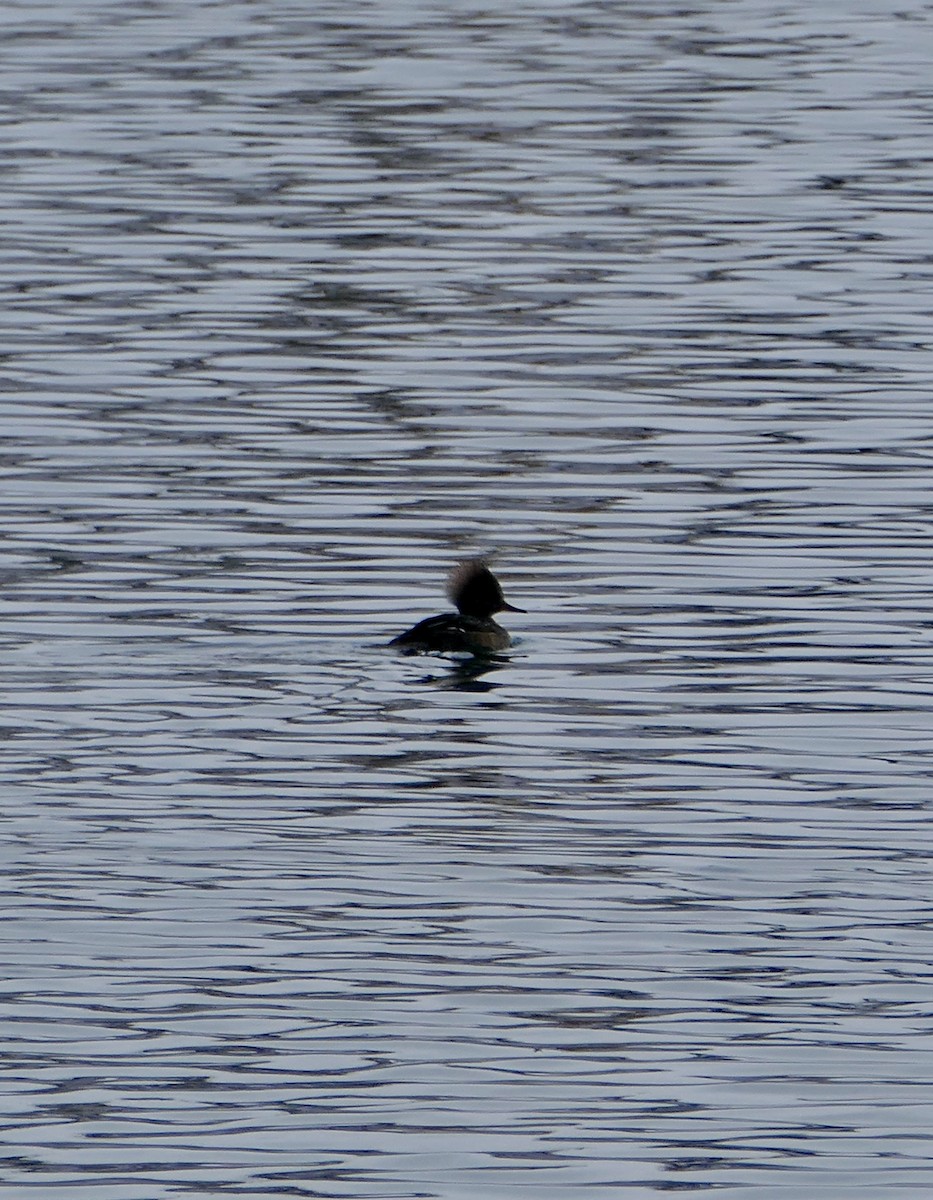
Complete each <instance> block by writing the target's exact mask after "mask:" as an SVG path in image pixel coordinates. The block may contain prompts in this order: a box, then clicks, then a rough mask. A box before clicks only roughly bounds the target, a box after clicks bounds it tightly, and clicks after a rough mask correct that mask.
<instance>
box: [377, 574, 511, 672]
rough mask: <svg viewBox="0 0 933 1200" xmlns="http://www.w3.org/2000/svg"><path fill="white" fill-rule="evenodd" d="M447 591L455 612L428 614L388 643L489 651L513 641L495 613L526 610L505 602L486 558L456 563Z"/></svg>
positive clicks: (420, 649)
mask: <svg viewBox="0 0 933 1200" xmlns="http://www.w3.org/2000/svg"><path fill="white" fill-rule="evenodd" d="M447 595H448V596H449V597H450V599H451V600H452V601H453V602H454V604H455V605H456V606H457V611H456V612H455V613H441V614H440V616H437V617H427V618H426V619H425V620H423V621H419V622H418V624H417V625H415V626H414V628H412V629H409V630H407V631H406V632H405V633H400V634H399V635H398V637H396V638H393V639H392V641H391V642H389V645H390V646H398V647H399V648H400V649H401V650H404V651H405V652H406V653H408V654H419V653H424V652H426V651H432V650H434V651H441V652H442V653H443V652H447V653H450V652H452V651H458V650H460V651H466V652H467V653H469V654H486V653H489V651H491V650H505V649H506V647H507V646H509V645H510V643H511V638H510V637H509V635H508V632H507V631H506V630H505V629H503V628H502V626H501V625H497V624H496V622H495V621H494V620H493V619H492V614H493V613H497V612H504V611H508V612H524V611H525V610H524V609H523V608H516V607H515V605H514V604H508V603H507V602H506V599H505V597H504V596H503V595H502V588H501V587H500V586H499V580H498V579H496V577H495V575H493V573H492V571H490V569H489V567H488V566H487V565H486V563H485V562H484V561H483V559H481V558H472V559H470V560H469V561H468V562H462V563H460V564H459V565H458V566H456V567H454V569H453V570H452V571H451V573H450V577H449V578H448V580H447Z"/></svg>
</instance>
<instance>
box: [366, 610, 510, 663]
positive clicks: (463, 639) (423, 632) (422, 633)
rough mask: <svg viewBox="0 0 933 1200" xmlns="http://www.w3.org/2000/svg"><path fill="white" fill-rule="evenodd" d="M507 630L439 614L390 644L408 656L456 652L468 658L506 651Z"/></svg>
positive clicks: (474, 619)
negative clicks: (425, 652)
mask: <svg viewBox="0 0 933 1200" xmlns="http://www.w3.org/2000/svg"><path fill="white" fill-rule="evenodd" d="M510 642H511V639H510V638H509V635H508V633H507V632H506V630H504V629H503V628H502V626H501V625H497V624H496V622H495V621H493V620H490V619H489V618H486V619H483V618H481V617H470V616H466V615H465V614H463V613H441V614H440V616H437V617H426V618H425V619H424V620H423V621H419V622H418V624H417V625H415V626H413V627H412V628H411V629H408V630H406V631H405V633H400V634H399V635H398V637H396V638H393V639H392V641H391V642H389V645H390V646H398V647H400V648H401V649H403V650H407V651H408V652H409V653H412V654H415V653H417V652H418V651H424V650H429V651H430V650H436V651H440V652H441V653H445V652H446V653H451V652H454V651H457V650H463V651H466V652H467V653H469V654H476V653H482V652H484V651H490V650H505V649H506V647H507V646H508V645H509V644H510Z"/></svg>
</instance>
